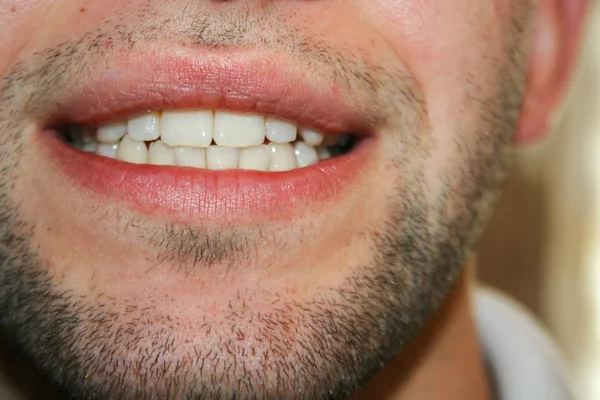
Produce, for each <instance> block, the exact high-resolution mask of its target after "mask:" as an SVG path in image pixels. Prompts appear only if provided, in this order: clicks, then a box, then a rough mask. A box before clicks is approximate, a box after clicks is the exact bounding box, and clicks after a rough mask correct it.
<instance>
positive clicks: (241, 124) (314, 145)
mask: <svg viewBox="0 0 600 400" xmlns="http://www.w3.org/2000/svg"><path fill="white" fill-rule="evenodd" d="M298 136H300V138H301V139H302V140H299V139H298ZM96 138H97V141H98V143H97V146H90V145H87V146H86V149H87V150H88V151H89V150H93V151H96V154H98V155H101V156H105V157H111V158H118V159H120V160H122V161H126V162H132V163H138V164H145V163H150V164H157V165H179V166H187V167H197V168H209V169H231V168H240V169H253V170H260V171H287V170H290V169H294V168H301V167H306V166H309V165H313V164H316V163H318V162H319V159H326V158H329V157H331V154H330V153H329V151H328V150H327V148H326V147H325V145H327V144H331V143H336V142H338V140H343V139H342V138H343V136H339V139H338V137H336V138H331V137H329V136H327V137H326V136H325V135H324V134H323V133H321V132H318V131H316V130H314V129H309V128H306V127H300V128H299V129H298V126H297V125H296V124H295V123H294V122H290V121H285V120H281V119H277V118H273V117H265V116H262V115H257V114H246V113H239V112H232V111H212V110H201V111H164V112H159V111H152V112H148V113H145V114H143V115H139V116H136V117H133V118H131V119H129V120H128V121H121V122H113V123H109V124H104V125H102V126H99V127H98V129H97V132H96ZM266 140H267V141H268V142H270V143H267V142H266ZM145 142H152V143H150V145H149V146H147V145H146V143H145ZM293 142H295V143H293ZM292 143H293V144H292ZM319 146H321V147H319Z"/></svg>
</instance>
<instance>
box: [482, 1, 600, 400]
mask: <svg viewBox="0 0 600 400" xmlns="http://www.w3.org/2000/svg"><path fill="white" fill-rule="evenodd" d="M591 3H593V4H594V5H593V6H592V8H593V10H592V14H591V16H590V18H589V20H588V22H587V29H586V35H585V40H584V43H583V48H582V52H581V60H580V63H579V66H578V69H577V72H576V75H575V77H574V80H573V85H572V87H571V90H570V92H569V96H568V98H567V100H566V101H565V103H564V107H563V109H562V110H561V112H560V113H559V114H558V115H557V118H556V121H555V126H554V129H553V132H552V134H551V135H550V137H549V138H548V140H546V141H544V142H543V143H539V144H536V145H533V146H527V147H524V148H521V149H519V150H518V152H517V157H516V160H515V161H516V162H515V164H514V166H513V169H512V171H511V174H510V177H509V180H508V182H507V185H506V190H505V193H504V195H503V197H502V198H501V199H500V202H499V205H498V207H497V209H496V214H495V215H494V217H493V219H492V221H491V224H490V226H489V229H488V230H487V232H486V234H485V236H484V238H483V242H482V246H481V252H480V256H479V271H478V274H479V278H480V280H481V281H482V282H484V283H485V284H488V285H490V286H494V287H496V288H499V289H501V290H502V291H504V292H506V293H508V294H510V295H511V296H512V297H514V298H516V299H517V300H519V301H520V302H521V303H523V304H524V305H525V306H527V307H528V308H529V309H530V310H531V311H533V313H534V314H535V315H536V316H537V317H538V318H539V319H540V320H541V321H542V322H543V323H544V324H545V325H546V326H547V327H548V328H549V330H550V332H551V333H552V334H553V335H554V337H555V338H556V340H557V341H558V343H559V345H560V346H561V348H562V351H563V354H564V356H565V358H566V361H567V368H568V371H569V373H570V374H571V377H572V380H573V384H574V387H575V389H576V392H577V395H578V399H580V400H597V399H600V7H599V6H600V2H597V1H594V2H591Z"/></svg>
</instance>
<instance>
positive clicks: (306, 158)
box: [294, 142, 319, 168]
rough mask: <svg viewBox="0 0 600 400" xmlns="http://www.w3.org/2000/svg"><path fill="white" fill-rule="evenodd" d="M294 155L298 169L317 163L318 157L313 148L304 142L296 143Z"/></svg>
mask: <svg viewBox="0 0 600 400" xmlns="http://www.w3.org/2000/svg"><path fill="white" fill-rule="evenodd" d="M294 153H296V165H297V166H298V168H303V167H308V166H309V165H314V164H316V163H318V162H319V156H318V155H317V151H316V150H315V148H314V147H312V146H309V145H307V144H306V143H304V142H296V144H295V145H294Z"/></svg>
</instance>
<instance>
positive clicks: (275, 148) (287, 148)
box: [269, 143, 296, 171]
mask: <svg viewBox="0 0 600 400" xmlns="http://www.w3.org/2000/svg"><path fill="white" fill-rule="evenodd" d="M269 147H270V149H271V163H270V165H269V170H270V171H289V170H291V169H294V168H296V155H295V154H294V148H293V147H292V145H291V144H289V143H271V144H270V145H269Z"/></svg>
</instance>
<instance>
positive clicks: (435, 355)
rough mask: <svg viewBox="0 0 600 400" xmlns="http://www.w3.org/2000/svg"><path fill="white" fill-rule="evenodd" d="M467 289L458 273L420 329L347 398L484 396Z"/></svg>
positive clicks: (481, 364)
mask: <svg viewBox="0 0 600 400" xmlns="http://www.w3.org/2000/svg"><path fill="white" fill-rule="evenodd" d="M467 270H468V269H467ZM470 294H471V293H470V283H469V277H468V274H467V273H464V274H463V276H462V278H461V279H460V281H459V282H458V283H457V285H455V287H454V289H453V290H452V292H451V293H450V295H449V296H448V298H447V300H446V302H445V304H444V305H443V307H442V308H441V309H440V310H439V311H438V312H437V314H436V315H435V316H434V318H433V319H432V321H431V322H430V323H429V325H428V326H427V327H426V328H425V330H424V331H423V332H421V333H420V334H419V336H418V337H417V338H416V339H414V340H413V341H412V342H411V343H410V344H409V345H408V346H407V347H406V348H405V349H404V350H403V351H402V353H401V354H400V355H399V356H398V357H396V359H395V360H393V361H392V362H391V363H390V364H388V365H387V366H386V367H385V368H384V369H383V370H382V371H381V372H379V374H377V375H376V376H375V378H374V379H373V380H372V381H370V382H369V384H368V385H367V386H366V387H365V388H364V389H363V390H361V391H360V392H358V393H356V394H355V395H353V396H352V397H351V400H363V399H382V400H422V399H423V400H425V399H445V400H455V399H457V400H458V399H461V400H470V399H477V400H482V399H484V400H488V399H490V398H491V395H490V388H489V382H488V380H487V377H486V374H485V367H484V362H483V359H482V355H481V350H480V347H479V341H478V338H477V331H476V328H475V323H474V320H473V312H472V307H471V296H470Z"/></svg>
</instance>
